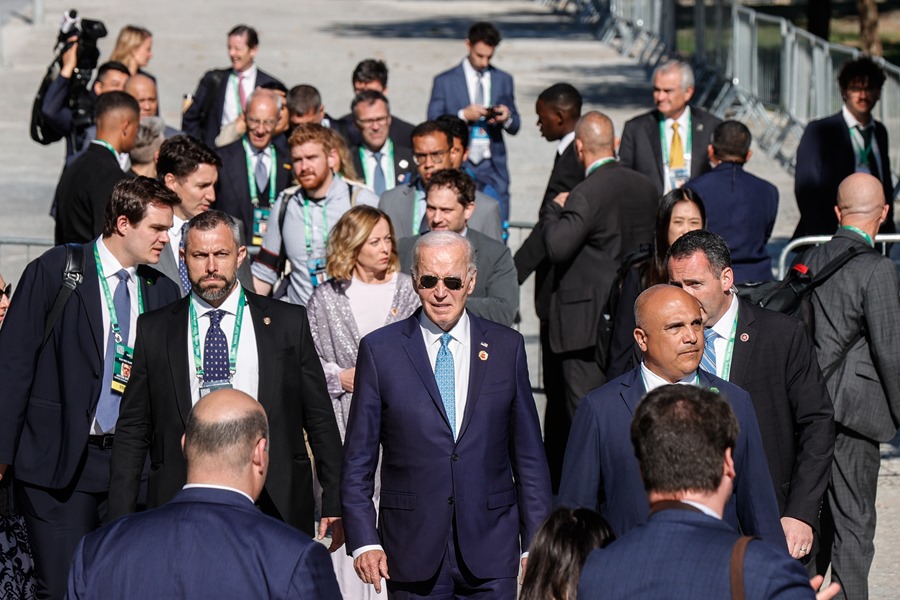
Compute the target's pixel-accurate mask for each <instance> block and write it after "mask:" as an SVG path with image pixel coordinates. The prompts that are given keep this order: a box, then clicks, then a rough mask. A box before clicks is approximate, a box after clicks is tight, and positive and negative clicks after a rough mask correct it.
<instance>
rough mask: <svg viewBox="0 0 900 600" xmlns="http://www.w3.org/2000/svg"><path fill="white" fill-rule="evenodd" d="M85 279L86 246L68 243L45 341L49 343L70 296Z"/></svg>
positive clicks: (48, 316) (46, 325)
mask: <svg viewBox="0 0 900 600" xmlns="http://www.w3.org/2000/svg"><path fill="white" fill-rule="evenodd" d="M83 280H84V246H82V245H81V244H66V267H65V269H64V270H63V279H62V285H60V286H59V291H58V292H57V293H56V300H55V301H54V302H53V308H51V309H50V313H49V314H48V315H47V321H46V323H45V324H44V341H43V342H42V345H43V344H46V343H47V340H48V339H50V333H51V332H52V331H53V327H54V326H55V325H56V322H57V321H58V320H59V316H60V315H61V314H62V311H63V307H65V305H66V302H68V300H69V296H71V295H72V292H74V291H75V288H76V287H78V285H79V284H80V283H81V282H82V281H83Z"/></svg>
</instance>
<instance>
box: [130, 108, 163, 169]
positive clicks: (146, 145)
mask: <svg viewBox="0 0 900 600" xmlns="http://www.w3.org/2000/svg"><path fill="white" fill-rule="evenodd" d="M165 131H166V124H165V122H164V121H163V120H162V119H161V118H159V117H143V118H141V126H140V127H138V132H137V137H135V139H134V148H132V149H131V151H130V152H129V153H128V156H130V157H131V162H133V163H135V164H137V165H147V164H150V163H152V162H153V155H154V154H156V151H157V150H159V147H160V146H162V143H163V141H165V139H166V138H165Z"/></svg>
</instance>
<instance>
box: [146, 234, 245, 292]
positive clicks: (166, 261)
mask: <svg viewBox="0 0 900 600" xmlns="http://www.w3.org/2000/svg"><path fill="white" fill-rule="evenodd" d="M235 221H237V222H238V227H239V228H240V230H241V244H245V243H246V242H245V240H244V226H243V225H242V224H241V221H240V219H235ZM153 268H155V269H156V270H157V271H159V272H160V273H162V274H163V275H165V276H166V277H168V278H169V279H171V280H172V281H174V282H175V283H176V284H177V285H178V290H179V291H180V292H181V297H182V298H184V297H185V296H186V295H187V294H185V293H184V290H183V289H182V287H181V274H180V273H179V272H178V261H176V260H175V255H174V254H172V247H171V246H170V245H169V243H166V247H165V248H163V251H162V253H161V254H160V255H159V263H158V264H155V265H153ZM237 278H238V281H239V282H240V283H241V285H242V286H244V287H245V288H246V289H248V290H252V289H253V274H252V273H250V256H249V255H247V258H246V259H244V262H243V264H241V266H240V267H238V272H237Z"/></svg>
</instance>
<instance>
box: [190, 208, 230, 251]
mask: <svg viewBox="0 0 900 600" xmlns="http://www.w3.org/2000/svg"><path fill="white" fill-rule="evenodd" d="M219 225H225V226H226V227H228V229H230V230H231V237H233V238H234V245H235V246H236V247H238V248H240V247H241V229H240V227H238V224H237V221H236V220H235V219H234V217H232V216H231V215H229V214H227V213H224V212H222V211H221V210H207V211H204V212H202V213H200V214H198V215H196V216H195V217H193V218H192V219H191V220H190V221H188V222H187V229H185V230H184V238H183V239H184V244H185V248H186V247H187V241H188V232H190V231H191V229H199V230H200V231H210V230H211V229H215V228H216V227H218V226H219Z"/></svg>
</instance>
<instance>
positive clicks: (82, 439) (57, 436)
mask: <svg viewBox="0 0 900 600" xmlns="http://www.w3.org/2000/svg"><path fill="white" fill-rule="evenodd" d="M83 248H84V253H85V257H84V258H85V265H84V281H83V282H82V283H81V285H79V286H78V287H76V288H75V291H74V292H72V295H71V296H70V297H69V300H68V302H67V303H66V305H65V308H64V309H63V311H62V313H61V314H60V317H59V320H58V321H57V323H56V326H55V327H54V329H53V333H52V334H51V335H50V339H49V340H48V341H47V344H46V345H44V346H41V341H42V340H43V336H44V325H45V323H46V319H47V314H48V313H49V312H50V309H51V307H52V306H53V302H54V300H55V299H56V294H57V293H58V292H59V288H60V285H61V284H62V276H63V265H64V264H65V261H66V250H65V247H64V246H57V247H56V248H52V249H50V250H48V251H47V252H45V253H44V254H43V255H42V256H41V257H40V258H37V259H36V260H34V261H32V262H31V263H30V264H29V265H28V266H27V267H26V268H25V272H24V273H23V275H22V279H21V281H20V282H19V285H18V288H17V289H16V294H15V296H13V301H12V305H11V306H10V307H9V312H8V313H7V315H6V318H5V319H4V321H3V327H2V328H0V381H2V382H3V393H2V394H0V414H2V415H3V417H2V418H0V463H2V464H15V467H16V477H17V478H18V479H20V480H21V481H25V482H28V483H30V484H32V485H37V486H41V487H46V488H51V489H62V488H65V487H68V486H69V485H70V484H71V483H72V481H73V478H74V476H75V473H76V471H77V470H78V466H79V463H80V462H81V461H82V458H83V457H84V455H85V452H86V451H87V442H88V434H89V432H90V428H91V422H92V420H93V415H94V409H95V408H96V405H97V399H98V398H99V397H100V388H101V385H102V382H103V358H104V352H103V342H104V337H105V336H106V332H105V331H104V330H103V315H102V310H103V308H102V302H103V300H102V299H101V297H100V284H99V282H98V279H97V268H96V266H95V263H94V248H93V242H91V243H89V244H85V245H84V246H83ZM137 276H138V279H139V281H140V285H141V291H142V294H143V297H144V305H145V309H146V310H153V309H156V308H160V307H162V306H165V305H167V304H169V303H171V302H174V301H176V300H178V298H179V296H180V292H179V288H178V286H177V285H176V284H175V283H173V282H172V281H170V280H169V279H167V278H166V277H165V276H163V275H162V274H161V273H159V272H158V271H156V270H154V269H151V268H150V267H147V266H144V265H141V266H139V267H138V269H137Z"/></svg>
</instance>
